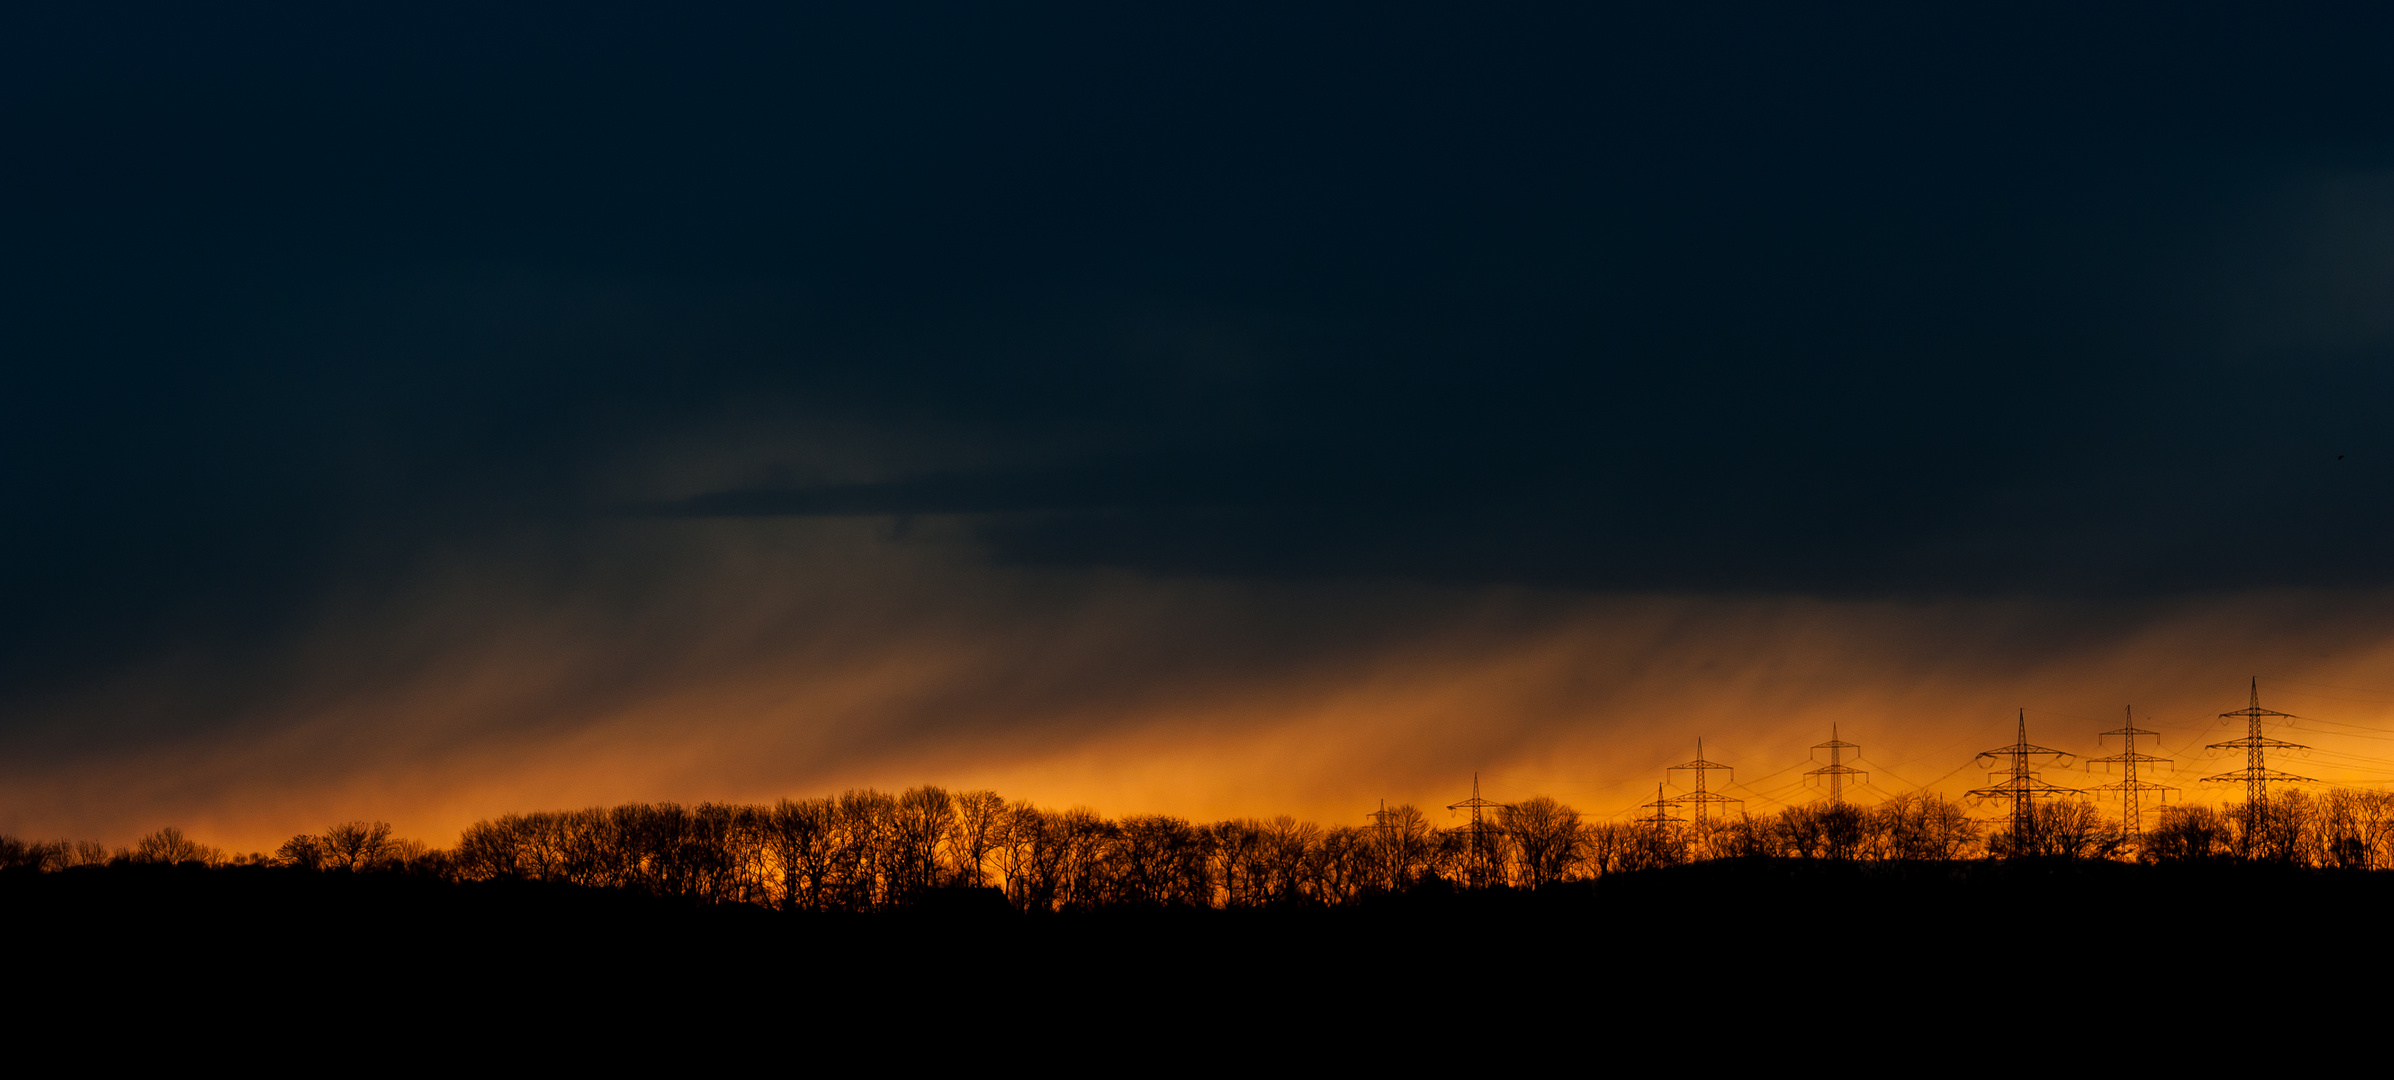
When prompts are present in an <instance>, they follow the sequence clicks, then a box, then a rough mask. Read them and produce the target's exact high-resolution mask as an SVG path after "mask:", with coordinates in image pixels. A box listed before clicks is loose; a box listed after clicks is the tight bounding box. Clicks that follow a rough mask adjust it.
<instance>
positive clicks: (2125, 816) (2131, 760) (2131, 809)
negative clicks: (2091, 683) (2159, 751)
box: [2087, 708, 2178, 849]
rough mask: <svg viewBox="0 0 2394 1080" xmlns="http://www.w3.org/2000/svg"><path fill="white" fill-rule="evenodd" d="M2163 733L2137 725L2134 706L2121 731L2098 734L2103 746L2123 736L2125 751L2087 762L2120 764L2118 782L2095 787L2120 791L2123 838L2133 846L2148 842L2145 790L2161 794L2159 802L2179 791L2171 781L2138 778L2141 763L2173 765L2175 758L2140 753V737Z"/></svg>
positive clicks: (2096, 788) (2100, 789)
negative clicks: (2138, 750) (2125, 742)
mask: <svg viewBox="0 0 2394 1080" xmlns="http://www.w3.org/2000/svg"><path fill="white" fill-rule="evenodd" d="M2159 734H2160V733H2159V732H2153V731H2146V730H2145V729H2143V728H2140V727H2138V726H2136V710H2135V709H2134V708H2130V709H2128V710H2127V719H2125V720H2124V721H2122V722H2121V724H2120V728H2119V730H2117V731H2106V732H2103V733H2101V734H2099V735H2097V736H2095V741H2096V744H2097V745H2101V743H2102V741H2103V740H2104V739H2106V738H2109V737H2111V736H2113V735H2117V736H2120V737H2121V738H2123V739H2125V740H2127V745H2126V746H2125V747H2124V748H2123V749H2122V752H2120V753H2117V754H2113V755H2111V756H2110V757H2099V758H2094V759H2092V760H2089V761H2088V762H2087V764H2089V765H2117V766H2119V767H2120V772H2121V776H2120V780H2119V782H2118V783H2113V784H2099V785H2097V786H2096V787H2094V788H2093V789H2091V790H2094V791H2103V792H2110V791H2116V792H2119V793H2120V838H2121V840H2122V841H2124V842H2125V844H2126V846H2127V847H2129V848H2130V849H2134V848H2138V847H2142V846H2143V845H2144V840H2145V808H2144V801H2143V799H2144V793H2145V792H2148V791H2151V792H2155V793H2157V798H2156V801H2159V802H2167V801H2168V800H2169V793H2170V792H2173V791H2176V790H2178V789H2177V788H2175V787H2171V786H2170V785H2168V784H2156V783H2153V782H2151V781H2148V780H2139V779H2137V776H2136V774H2137V769H2138V767H2139V766H2144V765H2168V764H2171V761H2170V759H2168V758H2165V757H2154V756H2153V755H2151V754H2139V753H2137V752H2136V737H2137V736H2139V735H2155V736H2157V735H2159Z"/></svg>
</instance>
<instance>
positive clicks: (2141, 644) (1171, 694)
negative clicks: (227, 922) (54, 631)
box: [0, 519, 2394, 848]
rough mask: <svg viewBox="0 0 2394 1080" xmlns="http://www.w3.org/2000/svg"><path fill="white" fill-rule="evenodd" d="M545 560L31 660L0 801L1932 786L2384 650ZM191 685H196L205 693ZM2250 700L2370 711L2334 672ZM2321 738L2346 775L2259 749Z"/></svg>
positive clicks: (2322, 610) (1310, 804)
mask: <svg viewBox="0 0 2394 1080" xmlns="http://www.w3.org/2000/svg"><path fill="white" fill-rule="evenodd" d="M524 554H525V553H520V552H519V553H518V557H519V558H520V557H524ZM578 561H579V565H580V566H581V567H582V568H583V569H582V570H581V571H580V572H579V576H568V577H559V576H557V572H556V569H555V567H554V566H548V567H544V566H542V565H539V564H538V563H537V562H534V563H523V562H513V561H510V560H508V559H494V558H492V557H489V556H485V557H483V558H481V559H475V560H461V561H458V562H454V563H449V564H441V565H432V566H427V567H426V568H425V569H424V570H423V571H422V576H421V577H419V578H417V579H415V580H412V581H410V582H408V583H406V585H405V586H404V587H403V588H399V589H396V590H394V591H393V592H391V593H389V594H387V596H388V597H389V598H390V599H388V600H387V602H367V601H364V600H353V601H350V602H347V603H344V604H336V605H333V606H331V607H328V608H327V609H326V611H325V612H324V613H323V614H322V615H321V617H320V618H319V619H318V620H317V621H316V622H315V623H314V625H312V626H311V627H310V628H308V629H307V630H306V631H304V632H302V633H299V634H297V635H294V636H293V637H292V638H290V639H288V640H286V641H284V642H281V643H280V644H278V645H277V646H276V647H275V648H273V649H270V650H265V651H262V652H259V653H256V654H254V655H252V656H251V657H250V658H249V659H248V660H246V661H244V662H242V663H240V664H239V665H238V666H233V667H219V666H216V665H215V664H214V663H212V662H208V661H207V660H206V659H204V658H200V657H194V656H186V657H183V658H182V659H181V660H179V661H176V660H169V661H163V662H161V663H159V664H157V665H154V666H153V667H152V668H150V669H149V670H146V671H141V672H132V673H128V674H127V675H126V676H125V677H123V678H119V679H115V680H111V681H110V682H109V683H107V684H105V685H103V686H99V687H95V688H92V689H90V690H88V691H87V692H85V693H82V694H79V695H70V696H68V697H65V698H58V699H52V700H50V701H48V702H47V703H45V704H44V705H43V706H42V709H43V710H44V712H45V714H46V719H47V721H48V722H47V723H44V724H39V725H28V726H24V727H21V728H20V729H19V730H18V732H17V734H15V735H14V736H13V737H12V738H11V739H10V745H9V746H8V747H7V753H6V760H8V761H10V762H12V763H16V765H15V767H14V768H12V769H10V770H8V772H7V774H6V782H5V785H4V787H0V790H5V792H6V795H5V796H0V828H5V829H8V830H10V831H15V832H20V833H31V834H35V835H96V836H102V837H107V838H109V839H112V840H117V841H122V840H126V839H129V838H130V837H131V836H132V835H135V834H137V833H138V832H140V831H144V830H146V829H148V828H152V827H155V826H156V825H158V824H164V823H168V822H175V823H179V824H182V825H183V826H185V827H186V828H189V829H192V830H194V831H195V832H198V833H200V834H202V835H205V836H208V837H210V838H212V839H213V840H214V841H216V842H220V843H228V844H232V845H235V846H238V847H245V848H247V847H261V848H262V847H267V846H270V845H271V844H272V843H273V842H276V841H277V840H279V839H280V838H281V837H282V836H286V835H289V834H290V833H293V832H297V831H302V830H306V829H312V828H318V827H321V825H322V824H323V823H324V822H327V821H332V820H345V819H349V818H357V817H369V818H381V819H385V820H391V821H394V822H397V823H399V824H400V825H401V827H402V828H403V829H404V830H406V831H408V832H411V833H415V834H418V835H423V836H427V837H430V838H433V839H435V840H446V839H447V838H449V837H452V836H454V834H455V832H456V831H457V830H458V829H459V828H460V827H462V826H463V825H464V824H466V823H468V822H470V821H472V820H474V819H476V818H480V817H487V816H490V815H494V814H499V813H504V812H509V811H515V810H525V809H534V808H553V807H567V806H580V805H586V804H598V803H610V802H617V801H626V800H657V799H672V800H680V801H696V800H707V799H717V800H770V799H773V798H777V797H782V796H790V795H805V794H810V793H822V792H829V791H836V790H839V789H842V788H845V787H850V786H860V785H877V786H883V787H900V786H907V785H911V784H915V783H938V784H943V785H948V786H951V787H979V786H989V787H995V788H997V789H998V790H1000V791H1003V792H1005V793H1007V794H1008V795H1011V796H1015V797H1027V798H1032V799H1035V800H1038V801H1041V802H1043V803H1051V804H1061V805H1071V804H1083V803H1085V804H1089V805H1093V806H1096V807H1097V808H1099V809H1101V810H1103V811H1106V812H1108V813H1123V812H1138V811H1157V812H1169V813H1178V814H1185V815H1189V816H1193V817H1200V818H1212V817H1222V816H1250V815H1269V814H1274V813H1283V812H1286V813H1296V814H1299V815H1302V816H1307V817H1312V818H1316V819H1319V820H1324V821H1327V822H1331V823H1340V822H1349V821H1350V819H1356V820H1359V819H1358V818H1357V817H1356V815H1358V814H1360V813H1362V812H1363V810H1366V809H1369V808H1370V807H1371V806H1373V805H1375V804H1376V800H1378V799H1380V798H1388V799H1391V800H1392V801H1399V800H1401V801H1411V802H1415V803H1418V804H1424V805H1442V804H1443V803H1445V802H1448V801H1452V800H1453V799H1454V798H1456V797H1459V794H1460V793H1461V792H1462V791H1464V790H1465V789H1466V788H1467V787H1468V785H1469V783H1470V777H1471V774H1472V773H1473V772H1474V771H1477V772H1479V773H1481V774H1482V776H1483V781H1484V784H1485V785H1486V786H1487V787H1488V789H1489V790H1490V791H1491V792H1492V793H1493V794H1495V795H1496V796H1497V797H1500V798H1509V797H1518V796H1524V795H1528V794H1531V793H1547V794H1555V795H1558V796H1561V797H1563V798H1565V799H1566V800H1567V801H1571V802H1573V803H1575V804H1577V805H1580V806H1582V807H1583V808H1584V809H1586V810H1588V811H1590V812H1593V813H1598V814H1609V813H1615V812H1619V811H1622V810H1624V809H1625V808H1627V807H1630V806H1633V805H1634V804H1635V803H1636V802H1638V801H1640V798H1641V794H1644V795H1650V794H1651V787H1650V785H1651V784H1652V783H1654V782H1655V781H1656V780H1658V779H1661V778H1662V776H1663V774H1662V771H1661V770H1662V767H1663V766H1665V765H1668V764H1670V763H1673V762H1675V761H1678V760H1683V759H1685V758H1687V757H1689V756H1691V755H1692V752H1693V747H1694V739H1695V738H1697V737H1698V736H1703V737H1705V738H1706V739H1707V742H1706V752H1707V753H1708V754H1709V755H1710V756H1712V757H1714V758H1715V759H1717V760H1723V761H1727V762H1729V763H1731V764H1734V765H1736V766H1737V767H1738V768H1739V770H1740V771H1739V774H1738V776H1739V779H1740V780H1741V781H1752V782H1753V783H1752V784H1750V785H1749V786H1746V787H1743V788H1740V789H1736V790H1734V791H1733V793H1735V794H1741V795H1745V796H1747V797H1748V798H1749V799H1750V802H1749V804H1748V805H1749V808H1750V809H1754V810H1758V811H1759V810H1768V809H1771V808H1773V807H1774V806H1775V805H1777V804H1778V803H1779V802H1784V801H1794V800H1800V799H1803V798H1808V797H1810V796H1809V795H1808V794H1807V793H1805V792H1803V791H1801V790H1799V789H1793V788H1791V787H1790V783H1791V779H1792V778H1791V776H1790V775H1789V774H1788V772H1787V770H1788V769H1789V768H1790V767H1791V766H1794V765H1797V764H1800V763H1801V762H1802V760H1803V759H1804V757H1805V755H1806V751H1805V749H1804V748H1805V747H1807V746H1809V745H1810V744H1811V743H1813V742H1818V741H1821V740H1822V739H1824V738H1826V732H1827V730H1828V727H1829V725H1830V724H1832V723H1835V724H1837V725H1839V730H1840V731H1841V732H1842V733H1843V734H1844V736H1845V737H1846V738H1847V739H1848V740H1850V741H1855V742H1859V743H1862V744H1863V745H1864V747H1865V755H1866V757H1867V758H1868V759H1869V760H1870V761H1872V762H1874V763H1878V768H1880V769H1881V770H1883V771H1882V772H1880V773H1879V774H1878V775H1876V776H1874V781H1875V782H1876V784H1877V786H1878V787H1879V788H1880V789H1881V790H1886V791H1900V790H1909V787H1908V786H1907V785H1915V784H1930V785H1932V786H1934V787H1936V788H1937V789H1938V790H1941V791H1945V792H1947V793H1948V794H1956V793H1958V792H1959V791H1960V790H1961V789H1963V788H1965V787H1967V786H1970V785H1971V784H1972V783H1974V782H1975V781H1976V780H1977V779H1978V777H1977V775H1976V774H1975V773H1973V772H1971V771H1969V770H1968V769H1967V768H1966V766H1967V765H1968V762H1969V757H1970V755H1971V754H1973V753H1975V752H1976V751H1978V750H1981V749H1985V748H1987V747H1990V746H1994V745H1999V744H2001V743H2002V742H2005V741H2008V736H2009V730H2010V729H2009V718H2010V716H2011V713H2012V710H2013V709H2014V708H2016V707H2019V706H2023V705H2025V706H2026V707H2028V708H2029V710H2030V718H2031V723H2032V733H2034V734H2036V735H2037V737H2038V741H2040V742H2044V743H2046V744H2047V745H2056V746H2062V747H2067V748H2073V749H2080V750H2085V751H2089V752H2091V751H2092V750H2093V749H2094V747H2093V745H2092V734H2093V733H2094V732H2095V731H2097V730H2101V729H2102V728H2103V727H2107V726H2116V724H2113V723H2112V721H2113V720H2115V719H2116V718H2117V710H2118V709H2119V708H2120V706H2122V705H2125V704H2129V703H2134V704H2135V705H2137V706H2138V707H2139V713H2140V717H2144V718H2145V719H2143V720H2141V721H2140V722H2142V723H2144V724H2145V725H2146V726H2151V727H2157V728H2159V729H2161V730H2162V731H2163V732H2164V733H2165V739H2164V740H2163V741H2164V742H2165V743H2167V744H2169V745H2170V746H2172V747H2176V746H2180V745H2184V744H2187V743H2190V742H2199V741H2206V737H2205V733H2206V732H2208V731H2210V730H2211V727H2210V726H2209V725H2211V722H2212V716H2213V714H2216V713H2217V712H2219V711H2222V710H2225V709H2227V708H2230V707H2234V706H2236V705H2239V704H2241V690H2242V683H2243V680H2244V678H2245V676H2247V675H2249V674H2252V673H2254V672H2256V671H2259V672H2262V673H2264V674H2265V675H2267V676H2269V677H2271V678H2272V679H2275V678H2280V677H2283V678H2288V679H2304V680H2309V681H2310V682H2313V683H2332V684H2342V685H2347V686H2363V687H2366V686H2372V685H2381V686H2382V685H2387V684H2389V683H2394V678H2388V677H2387V676H2385V675H2384V674H2380V673H2382V672H2385V671H2387V670H2388V665H2389V664H2394V618H2389V617H2386V616H2384V615H2383V614H2382V612H2383V611H2384V610H2386V605H2385V604H2384V600H2385V599H2386V597H2384V596H2382V595H2378V594H2353V595H2347V596H2333V595H2321V594H2316V593H2293V592H2277V593H2253V594H2237V595H2220V596H2210V597H2200V598H2192V599H2180V600H2175V601H2171V602H2168V603H2155V604H2150V605H2146V606H2142V607H2121V606H2115V605H2093V604H2089V603H2085V602H2065V601H2035V600H2014V601H1937V602H1928V601H1916V602H1902V601H1836V600H1823V599H1816V598H1804V597H1799V596H1748V597H1735V598H1723V597H1693V596H1685V595H1668V594H1652V595H1600V594H1587V593H1576V592H1568V591H1557V590H1530V589H1519V588H1485V587H1481V588H1466V587H1455V586H1434V585H1421V584H1412V585H1408V584H1401V583H1389V582H1384V581H1383V582H1371V581H1360V580H1359V581H1346V582H1310V583H1287V582H1281V583H1273V582H1255V581H1239V580H1228V579H1166V578H1153V577H1147V576H1142V575H1136V574H1129V573H1123V572H1115V571H1060V570H1053V569H1026V568H1021V567H1003V566H995V565H992V564H990V563H989V562H988V560H987V558H986V553H985V552H984V551H983V550H981V549H980V548H978V547H977V546H975V545H974V544H972V543H971V542H970V541H969V540H967V539H965V538H963V536H962V534H961V533H960V532H958V531H957V530H956V529H955V528H954V523H953V522H949V523H947V524H946V525H945V526H940V525H938V524H937V523H934V525H933V526H931V527H927V528H922V529H918V530H917V531H916V532H914V533H912V534H910V535H909V536H907V537H906V538H903V539H899V538H894V537H893V534H892V533H891V530H890V527H889V523H888V522H887V521H885V520H874V519H847V520H828V521H824V520H817V521H797V522H763V523H759V522H748V521H735V522H712V523H706V522H700V523H691V522H640V523H629V524H625V525H622V526H619V527H617V528H615V529H614V530H612V531H611V532H610V533H609V534H608V535H607V537H606V538H605V542H604V543H603V544H600V545H597V549H596V550H588V551H584V552H583V553H582V554H581V556H580V557H579V560H578ZM544 578H545V579H546V581H547V585H546V587H545V588H543V587H530V586H528V585H527V583H531V582H541V581H543V580H544ZM2268 685H2272V686H2274V685H2275V684H2274V683H2271V684H2268ZM2361 696H2362V697H2366V695H2361ZM2287 700H2292V699H2283V700H2275V701H2274V703H2276V704H2279V705H2280V707H2287V706H2286V701H2287ZM195 702H209V703H213V704H212V711H211V714H210V715H209V717H208V718H206V719H205V720H204V721H197V722H195V721H194V720H193V718H192V716H191V713H190V709H191V706H192V705H193V703H195ZM2288 711H2293V712H2301V713H2305V714H2306V715H2310V714H2312V713H2313V712H2320V713H2323V714H2324V715H2327V716H2328V718H2329V719H2333V720H2339V721H2341V722H2347V723H2359V724H2363V725H2368V724H2375V723H2394V715H2390V714H2388V713H2387V712H2386V710H2385V709H2384V708H2383V707H2379V706H2370V705H2358V704H2353V703H2350V702H2339V703H2335V704H2333V705H2332V706H2330V707H2328V708H2326V709H2323V710H2313V709H2309V708H2288ZM2304 741H2314V742H2316V741H2319V740H2318V738H2317V737H2314V736H2309V735H2306V736H2305V737H2304ZM2327 749H2329V750H2331V751H2336V752H2357V753H2361V754H2368V753H2369V750H2370V748H2369V747H2368V746H2367V745H2365V744H2362V743H2351V744H2350V745H2346V744H2343V743H2338V744H2336V745H2333V746H2329V747H2327ZM2321 765H2333V766H2335V767H2334V768H2331V769H2329V770H2327V771H2329V772H2331V773H2333V774H2334V775H2332V776H2331V777H2330V778H2332V779H2340V780H2347V781H2352V780H2370V779H2372V778H2374V777H2377V776H2378V774H2375V773H2371V772H2368V771H2367V770H2368V769H2369V768H2370V767H2371V766H2370V765H2369V764H2368V763H2366V762H2353V761H2346V760H2344V759H2341V758H2339V759H2336V760H2335V761H2327V760H2324V759H2323V760H2322V761H2321V762H2318V763H2314V764H2313V765H2310V766H2297V767H2295V771H2298V772H2299V771H2304V770H2305V768H2310V769H2311V771H2314V772H2316V771H2320V770H2319V768H2318V766H2321ZM2181 768H2182V770H2184V771H2186V772H2189V773H2192V772H2196V771H2199V770H2200V769H2201V768H2202V765H2201V763H2199V762H2196V761H2183V762H2182V763H2181ZM1957 770H1959V771H1958V772H1957ZM1773 773H1776V774H1778V775H1777V776H1776V778H1774V779H1768V780H1765V779H1764V778H1765V776H1766V775H1767V774H1773ZM2189 786H2190V787H2191V785H2189ZM2190 794H2198V795H2199V794H2200V793H2195V792H2190ZM1774 800H1776V801H1774Z"/></svg>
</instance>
